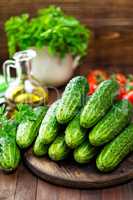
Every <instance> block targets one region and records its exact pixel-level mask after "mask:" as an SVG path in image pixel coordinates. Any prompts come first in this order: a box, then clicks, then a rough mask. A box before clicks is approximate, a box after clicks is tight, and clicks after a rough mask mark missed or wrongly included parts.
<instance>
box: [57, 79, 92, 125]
mask: <svg viewBox="0 0 133 200" xmlns="http://www.w3.org/2000/svg"><path fill="white" fill-rule="evenodd" d="M88 88H89V87H88V83H87V80H86V78H85V77H83V76H77V77H75V78H73V79H72V80H71V81H70V82H69V83H68V84H67V86H66V88H65V91H64V92H63V95H62V98H61V101H60V103H59V106H58V107H57V111H56V117H57V121H58V122H59V123H61V124H63V123H67V122H69V121H70V120H71V119H72V118H73V117H74V116H75V115H76V114H77V112H78V111H79V109H80V108H81V106H83V104H84V101H85V97H86V94H87V92H88Z"/></svg>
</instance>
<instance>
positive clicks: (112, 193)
mask: <svg viewBox="0 0 133 200" xmlns="http://www.w3.org/2000/svg"><path fill="white" fill-rule="evenodd" d="M112 199H113V200H118V199H120V200H125V199H123V198H122V190H121V187H120V186H119V187H115V188H109V189H104V190H103V191H102V200H112Z"/></svg>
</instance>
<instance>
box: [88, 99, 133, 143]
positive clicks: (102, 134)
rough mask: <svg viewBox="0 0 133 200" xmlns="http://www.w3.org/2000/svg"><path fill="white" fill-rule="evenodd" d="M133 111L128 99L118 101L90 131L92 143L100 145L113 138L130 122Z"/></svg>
mask: <svg viewBox="0 0 133 200" xmlns="http://www.w3.org/2000/svg"><path fill="white" fill-rule="evenodd" d="M132 113H133V106H132V105H131V104H130V103H129V102H128V101H127V100H122V101H120V102H118V103H116V104H115V105H114V106H113V107H112V108H111V110H110V111H109V112H108V113H107V114H106V115H105V116H104V117H103V118H102V119H101V120H100V121H99V122H98V124H97V125H96V126H95V127H94V128H93V129H92V131H91V132H90V133H89V140H90V143H91V144H92V145H94V146H100V145H103V144H105V143H107V142H109V141H110V140H112V139H113V138H114V137H115V136H116V135H118V133H120V132H121V131H122V129H123V128H124V127H125V126H126V125H127V124H128V123H129V122H130V120H131V116H132Z"/></svg>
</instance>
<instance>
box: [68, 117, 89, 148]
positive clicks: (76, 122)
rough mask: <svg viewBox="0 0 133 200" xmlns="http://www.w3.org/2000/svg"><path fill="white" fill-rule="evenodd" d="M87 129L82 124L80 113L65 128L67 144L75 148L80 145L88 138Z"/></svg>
mask: <svg viewBox="0 0 133 200" xmlns="http://www.w3.org/2000/svg"><path fill="white" fill-rule="evenodd" d="M86 131H87V130H86V129H84V128H83V127H81V126H80V113H79V114H78V115H77V116H75V117H74V118H73V119H72V121H70V122H69V124H68V126H67V128H66V130H65V141H66V144H67V145H68V146H69V147H70V148H72V149H74V148H76V147H78V146H79V145H80V144H81V143H82V142H83V141H84V140H85V138H86Z"/></svg>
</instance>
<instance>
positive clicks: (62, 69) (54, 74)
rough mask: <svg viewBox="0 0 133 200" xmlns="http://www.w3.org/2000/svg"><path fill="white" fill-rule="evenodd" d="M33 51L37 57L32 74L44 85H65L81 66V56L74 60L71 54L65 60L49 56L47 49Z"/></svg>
mask: <svg viewBox="0 0 133 200" xmlns="http://www.w3.org/2000/svg"><path fill="white" fill-rule="evenodd" d="M32 49H33V50H35V51H36V53H37V55H36V57H35V58H33V60H32V70H31V74H32V75H33V76H34V77H35V78H36V79H38V80H39V81H40V82H41V83H43V84H47V85H52V86H61V85H64V84H65V83H66V82H67V81H68V80H69V79H70V78H71V77H72V75H73V72H74V70H75V69H76V67H77V66H78V64H79V59H80V57H79V56H78V57H76V58H75V59H73V57H72V56H71V55H70V54H67V55H66V56H65V57H64V58H60V56H51V55H49V53H48V50H47V48H46V47H45V48H43V49H36V48H32Z"/></svg>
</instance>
